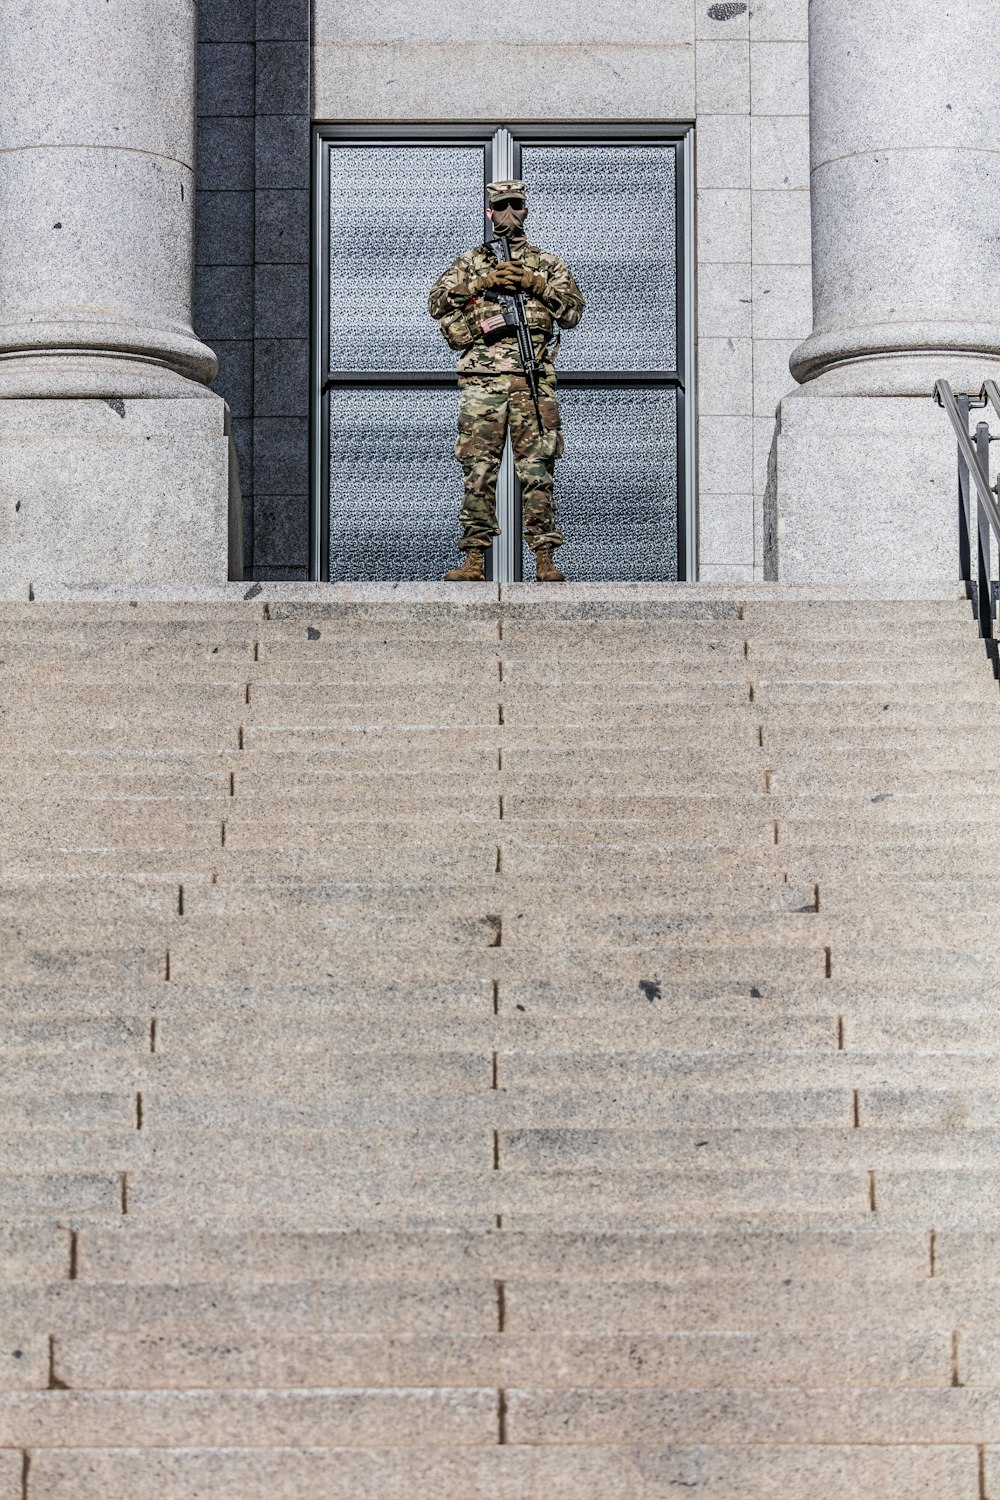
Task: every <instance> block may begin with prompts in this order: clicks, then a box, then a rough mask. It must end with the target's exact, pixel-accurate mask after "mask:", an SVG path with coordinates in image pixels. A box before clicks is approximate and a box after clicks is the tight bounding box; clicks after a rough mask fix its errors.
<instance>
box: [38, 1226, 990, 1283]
mask: <svg viewBox="0 0 1000 1500" xmlns="http://www.w3.org/2000/svg"><path fill="white" fill-rule="evenodd" d="M39 1233H41V1231H39ZM45 1233H46V1234H49V1233H50V1231H45ZM62 1238H63V1240H64V1241H65V1240H66V1239H67V1238H68V1237H67V1236H65V1235H63V1236H62ZM76 1256H77V1260H76V1269H77V1277H78V1279H79V1281H80V1282H86V1283H89V1282H106V1281H111V1282H147V1283H148V1282H154V1281H168V1280H177V1279H180V1278H182V1279H184V1280H185V1281H188V1282H200V1281H220V1282H221V1281H224V1280H225V1281H229V1282H230V1283H232V1282H233V1281H234V1280H238V1281H243V1280H248V1281H251V1282H278V1283H280V1282H286V1281H303V1282H305V1281H324V1282H326V1281H330V1282H337V1281H345V1282H351V1283H357V1284H359V1285H361V1284H381V1283H383V1282H390V1283H391V1282H397V1281H401V1282H414V1283H415V1282H420V1281H423V1282H426V1283H431V1284H432V1283H434V1282H443V1283H446V1284H455V1283H457V1282H459V1281H461V1280H462V1279H463V1278H464V1279H465V1280H469V1279H473V1280H474V1279H476V1278H478V1277H482V1278H485V1279H486V1281H487V1282H494V1283H495V1282H496V1281H497V1280H499V1281H505V1280H507V1279H509V1278H511V1277H518V1278H521V1279H527V1280H531V1279H536V1280H542V1281H551V1280H558V1279H560V1278H563V1277H565V1278H569V1279H571V1280H573V1281H579V1280H588V1279H589V1280H596V1281H599V1282H603V1281H604V1280H605V1279H606V1278H608V1277H609V1276H611V1277H621V1278H624V1279H625V1280H639V1279H642V1278H644V1277H646V1278H650V1279H652V1280H661V1281H670V1282H678V1281H685V1280H688V1281H689V1280H691V1279H694V1280H699V1279H704V1276H705V1268H706V1266H711V1267H712V1270H713V1274H714V1275H715V1276H716V1277H719V1278H725V1277H735V1278H743V1279H744V1280H750V1281H752V1280H753V1278H758V1277H771V1278H774V1279H780V1278H782V1277H787V1276H805V1277H807V1278H808V1277H811V1278H813V1279H816V1278H818V1277H821V1276H829V1277H834V1278H837V1279H842V1278H843V1277H844V1276H845V1275H848V1274H850V1275H859V1276H861V1277H862V1278H868V1279H879V1278H888V1279H890V1280H895V1279H903V1280H909V1281H913V1282H917V1281H919V1280H920V1278H922V1277H927V1276H928V1275H929V1273H930V1270H931V1254H930V1235H929V1233H928V1232H926V1231H924V1232H919V1231H915V1230H907V1231H903V1230H889V1229H878V1230H876V1229H873V1228H870V1227H869V1228H867V1229H863V1230H856V1231H842V1232H839V1233H837V1232H831V1231H828V1230H802V1229H799V1230H796V1229H791V1228H787V1227H786V1228H777V1227H772V1228H770V1229H763V1230H756V1231H751V1230H749V1229H745V1228H743V1227H741V1226H738V1225H737V1226H735V1227H734V1226H729V1225H721V1226H719V1225H717V1226H715V1227H713V1228H711V1229H702V1230H677V1229H661V1230H647V1231H638V1230H627V1229H626V1230H620V1231H612V1232H598V1231H596V1230H589V1231H588V1230H581V1231H578V1232H568V1231H565V1230H563V1231H559V1230H556V1231H553V1232H549V1233H544V1234H533V1233H530V1232H518V1231H514V1230H498V1229H487V1230H483V1231H481V1232H478V1233H459V1232H447V1233H442V1234H433V1233H426V1232H424V1233H410V1234H406V1233H400V1232H395V1233H394V1232H392V1231H382V1232H378V1231H374V1230H369V1231H364V1230H361V1231H350V1232H341V1233H329V1232H328V1233H306V1232H304V1231H302V1230H298V1231H292V1232H288V1233H281V1232H280V1231H276V1230H268V1229H263V1230H247V1231H238V1232H232V1233H224V1232H222V1231H219V1230H211V1229H190V1230H187V1229H185V1228H184V1227H183V1226H182V1227H178V1228H176V1229H174V1230H169V1229H152V1230H151V1229H146V1228H143V1227H142V1226H141V1225H137V1224H136V1223H135V1222H134V1221H133V1220H130V1219H129V1218H128V1217H124V1218H123V1219H122V1220H121V1221H120V1223H119V1224H117V1225H115V1226H114V1227H113V1228H103V1227H99V1226H97V1225H91V1224H87V1225H85V1226H84V1227H83V1228H82V1229H81V1230H80V1232H79V1234H78V1236H77V1246H76ZM935 1265H936V1267H937V1269H938V1270H939V1272H940V1273H941V1274H942V1275H951V1274H953V1271H954V1272H957V1273H958V1274H960V1275H963V1276H967V1277H971V1278H972V1279H973V1280H979V1281H989V1280H991V1279H993V1278H995V1277H998V1276H1000V1253H998V1237H997V1236H990V1235H988V1234H983V1233H979V1232H972V1233H966V1234H952V1233H945V1232H943V1233H942V1234H940V1235H938V1236H937V1237H936V1239H935ZM950 1268H953V1269H950ZM10 1279H14V1280H18V1279H27V1278H20V1277H14V1278H10ZM35 1279H40V1280H44V1279H45V1278H44V1276H40V1277H37V1278H35Z"/></svg>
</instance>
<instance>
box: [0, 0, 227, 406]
mask: <svg viewBox="0 0 1000 1500" xmlns="http://www.w3.org/2000/svg"><path fill="white" fill-rule="evenodd" d="M195 17H196V6H195V0H3V4H2V5H0V76H2V78H3V84H2V86H0V396H6V397H17V396H27V397H37V396H83V395H103V396H108V395H113V396H119V397H124V396H155V395H183V394H187V395H197V394H198V385H197V384H192V382H195V383H203V382H205V381H207V380H210V379H211V378H212V376H213V375H214V374H215V371H216V368H217V362H216V359H215V356H214V354H213V353H212V351H211V350H210V349H208V348H207V347H206V346H205V345H204V344H203V343H201V342H200V340H198V339H197V338H196V337H195V335H194V332H193V331H192V327H191V291H192V259H193V257H192V250H193V215H194V132H195Z"/></svg>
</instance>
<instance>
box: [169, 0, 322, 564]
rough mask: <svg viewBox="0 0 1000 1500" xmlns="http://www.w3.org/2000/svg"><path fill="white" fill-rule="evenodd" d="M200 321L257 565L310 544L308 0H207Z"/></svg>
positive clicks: (202, 57) (202, 51)
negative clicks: (223, 404) (224, 409)
mask: <svg viewBox="0 0 1000 1500" xmlns="http://www.w3.org/2000/svg"><path fill="white" fill-rule="evenodd" d="M198 35H199V46H198V167H197V182H198V193H197V218H196V256H195V260H196V265H195V328H196V329H197V330H198V332H199V333H200V335H201V337H202V338H204V339H205V340H206V342H208V343H209V344H211V346H212V348H213V349H214V350H215V351H216V353H217V354H218V356H219V367H220V368H219V375H218V378H217V380H216V381H215V383H214V389H216V390H217V391H219V392H220V393H221V394H222V395H223V396H225V398H226V400H227V401H228V402H229V406H230V409H231V410H232V413H233V418H234V424H233V425H234V431H235V436H236V444H237V450H238V452H239V458H240V480H241V485H242V489H243V496H244V512H245V525H244V567H245V569H246V571H247V574H248V576H253V577H257V578H267V579H282V578H304V577H305V576H306V567H307V562H308V542H309V520H308V503H309V386H308V381H309V61H310V54H309V0H256V3H255V0H199V5H198Z"/></svg>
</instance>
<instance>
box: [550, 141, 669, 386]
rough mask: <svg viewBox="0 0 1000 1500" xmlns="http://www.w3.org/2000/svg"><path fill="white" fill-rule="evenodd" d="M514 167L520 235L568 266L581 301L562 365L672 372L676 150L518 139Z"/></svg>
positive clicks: (561, 357) (566, 367)
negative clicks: (522, 217) (523, 207)
mask: <svg viewBox="0 0 1000 1500" xmlns="http://www.w3.org/2000/svg"><path fill="white" fill-rule="evenodd" d="M521 170H522V175H523V176H524V179H525V181H526V183H527V189H528V202H529V205H530V209H529V216H528V223H527V232H528V237H529V238H530V240H531V241H532V243H533V244H536V245H541V246H542V247H543V248H544V249H546V250H551V251H552V252H553V254H555V255H558V256H559V257H560V258H561V259H562V260H565V261H566V262H567V264H568V265H569V267H570V269H571V270H572V271H573V274H574V275H575V276H576V278H577V280H578V281H579V283H580V287H581V290H582V291H583V294H584V296H585V297H586V299H587V311H586V312H585V314H584V317H583V322H582V323H581V324H580V326H579V328H577V329H574V330H572V332H569V333H565V334H564V335H563V343H562V349H561V351H560V354H559V366H560V368H562V369H564V370H609V371H614V370H642V371H645V370H674V369H676V368H677V224H676V171H677V158H676V153H675V150H674V148H673V147H672V146H627V145H621V146H617V145H609V146H574V145H565V146H528V145H525V146H523V147H522V149H521Z"/></svg>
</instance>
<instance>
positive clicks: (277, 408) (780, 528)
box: [0, 0, 1000, 597]
mask: <svg viewBox="0 0 1000 1500" xmlns="http://www.w3.org/2000/svg"><path fill="white" fill-rule="evenodd" d="M915 11H919V22H920V24H915V22H916V16H915ZM925 11H926V15H925V14H924V12H925ZM871 12H872V8H871V7H870V6H867V5H865V4H863V3H862V0H812V3H811V4H810V3H807V0H749V3H743V0H724V3H711V0H666V3H659V0H658V3H655V4H654V3H651V0H623V3H622V4H619V5H616V6H614V7H599V6H591V5H589V4H586V3H583V0H573V3H572V4H564V3H557V0H542V3H535V4H532V5H527V4H524V5H517V6H515V7H514V8H510V7H508V8H505V9H502V10H496V11H493V12H489V11H487V12H484V11H483V10H482V8H481V7H473V6H472V5H469V4H465V3H462V4H458V5H452V6H450V7H447V8H446V9H442V8H441V7H440V6H433V5H431V4H430V3H429V0H416V3H408V4H406V5H403V4H395V3H392V4H385V5H380V6H377V7H362V6H345V5H344V4H342V3H341V0H313V3H312V5H311V6H310V4H309V3H308V0H281V3H278V0H256V3H255V0H200V3H199V4H198V5H197V6H196V5H195V4H194V3H193V0H109V3H108V4H106V5H105V6H103V7H101V8H100V10H99V11H96V10H94V11H92V10H91V9H90V8H86V7H79V6H77V5H75V4H74V3H73V0H55V3H49V4H46V5H42V4H41V0H18V3H16V4H13V5H11V6H9V7H7V8H6V9H5V12H4V16H3V18H2V20H0V43H2V49H3V56H4V62H5V64H6V76H8V78H10V79H12V80H13V82H12V86H11V87H10V88H9V89H7V90H6V91H5V96H4V99H3V101H2V102H0V146H2V147H3V150H2V151H0V203H2V205H3V209H4V217H3V223H4V229H3V233H2V239H3V244H2V246H0V398H2V402H0V453H2V454H3V457H4V463H3V469H2V475H0V497H2V501H3V522H2V525H3V528H4V536H3V537H2V538H0V540H2V541H3V553H4V558H5V560H4V562H3V563H2V566H0V582H2V587H3V590H4V592H5V593H7V594H9V595H12V596H14V597H22V596H23V594H24V592H25V590H26V589H27V588H30V587H31V585H32V580H33V579H39V578H43V577H45V578H55V579H59V580H62V581H66V582H76V583H98V584H100V583H102V582H105V581H108V582H110V581H134V582H141V581H143V580H149V581H155V580H166V579H178V580H186V581H188V582H195V583H198V582H221V581H222V580H223V579H224V578H225V577H226V576H227V574H228V575H229V576H232V577H235V576H238V575H239V574H240V573H241V572H242V573H243V575H244V576H246V577H254V578H260V579H263V580H266V579H305V578H308V577H315V578H325V577H329V578H333V579H338V578H345V579H348V578H363V577H376V578H396V577H398V578H400V579H405V578H423V577H432V576H437V570H438V568H439V565H440V564H442V563H443V562H444V560H445V559H444V558H442V557H441V555H440V554H441V552H442V550H446V543H447V539H448V534H449V532H448V528H449V527H453V524H454V523H453V520H452V519H451V518H452V515H453V511H454V509H456V508H457V503H458V498H459V494H460V476H459V471H458V468H457V465H455V464H454V460H453V457H452V455H451V443H452V441H453V438H452V436H451V428H452V421H453V390H452V389H451V386H452V382H453V372H452V370H451V367H450V356H449V352H448V351H447V350H446V349H445V348H444V345H443V344H442V343H441V342H440V339H439V338H437V335H436V332H435V330H434V327H433V325H432V324H430V322H429V320H428V319H427V318H426V313H425V309H424V305H423V297H424V296H425V295H426V286H425V284H424V283H425V282H427V280H428V278H429V276H430V275H431V272H432V270H436V269H439V268H440V267H441V266H442V265H443V264H445V263H446V262H447V259H449V258H450V256H451V254H453V253H455V252H456V251H457V250H459V249H462V248H465V247H466V243H473V242H475V241H476V240H478V239H480V238H482V237H483V234H484V232H485V225H484V223H483V219H482V201H481V197H482V195H481V192H480V187H481V183H482V181H483V180H485V178H484V174H488V173H490V172H493V173H499V171H500V168H501V167H503V169H504V171H505V172H508V173H509V172H511V171H513V170H515V169H517V170H519V171H523V172H524V175H525V176H526V178H527V180H528V189H529V196H530V197H531V201H532V212H533V213H534V219H532V220H529V226H528V228H529V237H530V235H531V233H532V232H533V231H536V232H537V234H538V237H539V239H540V240H542V239H543V238H544V240H545V242H546V245H547V248H551V249H553V250H555V251H556V252H557V253H563V254H566V256H567V258H569V259H573V258H574V257H575V259H576V261H577V264H578V265H579V266H580V267H581V277H582V281H583V283H584V291H585V292H587V293H588V295H589V296H590V309H589V314H588V318H589V321H588V319H585V320H584V324H583V325H581V330H580V334H579V337H578V338H577V339H574V336H573V335H569V336H568V337H567V338H566V340H565V341H564V346H563V348H562V350H561V352H560V366H561V368H562V370H563V372H564V392H565V404H566V426H567V438H568V452H567V458H566V459H565V460H563V463H562V466H561V467H560V470H559V471H558V474H557V483H558V484H559V485H560V487H561V488H560V494H561V496H562V499H563V501H564V504H565V507H566V511H565V513H566V514H567V516H568V518H569V524H568V529H569V532H570V545H569V546H568V548H567V551H566V554H565V556H566V562H567V564H568V571H569V572H570V574H571V576H577V577H585V578H628V577H634V578H664V579H669V578H672V577H677V578H687V579H691V578H695V577H697V578H700V579H702V580H705V581H714V582H727V581H733V582H738V581H743V580H749V579H764V578H768V577H771V578H784V579H789V580H799V581H818V580H822V579H863V578H873V577H876V576H877V577H882V578H885V577H886V576H890V575H893V572H894V570H895V572H896V573H897V574H898V575H899V576H900V577H903V576H908V577H912V576H919V577H927V578H933V577H942V578H944V577H949V578H950V577H953V576H954V565H953V558H952V555H951V554H952V551H953V531H954V497H953V494H952V490H953V487H954V485H953V467H954V463H953V454H952V447H951V441H950V438H949V435H948V433H947V431H946V428H945V425H944V424H943V422H942V420H941V417H940V414H939V413H936V412H935V410H934V408H933V406H932V404H931V400H930V394H931V391H932V389H933V384H934V381H935V379H936V378H938V377H941V376H943V377H949V378H951V379H952V381H953V382H954V383H955V384H956V386H957V387H958V388H959V389H964V390H969V391H972V390H978V389H979V387H980V385H981V384H982V380H983V379H984V378H985V377H986V376H988V375H993V374H995V373H996V363H997V350H998V349H1000V315H998V314H997V313H996V312H995V311H994V303H995V301H996V298H997V295H998V294H997V292H996V290H995V289H996V286H997V284H998V280H997V276H996V274H995V273H996V271H997V270H998V269H1000V267H998V264H997V262H998V260H1000V251H998V249H997V242H996V240H995V236H994V234H993V231H992V224H991V214H990V210H989V204H990V201H991V195H992V193H993V189H994V186H995V183H994V180H993V179H994V174H995V171H996V168H995V165H994V164H995V162H996V161H997V160H998V157H997V154H996V146H995V143H994V142H993V141H992V135H993V134H995V133H996V132H997V131H1000V126H998V125H997V124H996V111H995V110H992V109H989V110H981V109H980V108H979V107H978V105H976V104H975V103H974V100H975V99H976V98H977V97H978V98H982V99H989V98H992V96H993V94H994V93H995V91H996V83H995V80H996V78H997V76H998V72H997V68H996V66H995V64H996V62H997V61H998V60H1000V59H998V57H997V53H998V52H1000V42H998V36H997V29H996V28H993V29H992V30H991V28H990V27H989V25H988V24H984V22H983V20H982V18H981V14H980V12H979V10H978V9H977V8H976V7H975V6H973V5H972V3H971V0H958V3H956V4H952V5H950V6H949V7H947V14H945V13H944V12H943V11H941V10H939V9H934V8H931V7H925V6H923V5H920V6H918V7H914V6H912V5H911V6H907V7H902V6H898V7H890V8H889V13H886V12H885V11H884V10H883V11H880V12H879V13H878V15H877V16H876V15H873V14H872V13H871ZM970 74H971V75H972V76H970ZM810 137H811V158H810ZM814 255H815V263H814V261H813V257H814ZM435 257H436V259H435ZM588 282H589V285H588ZM373 309H374V311H373ZM436 338H437V342H436V343H435V342H434V340H435V339H436ZM504 486H506V489H505V494H504V495H503V496H501V499H502V500H504V501H505V504H506V505H507V508H508V510H509V512H510V516H511V518H512V524H511V528H510V529H511V531H512V532H513V531H514V526H513V517H514V515H515V511H516V493H515V488H514V484H513V479H512V478H506V477H504V476H502V481H501V487H502V488H503V487H504ZM901 510H902V511H903V513H904V514H905V516H906V517H908V521H907V524H906V526H905V527H904V528H903V529H905V530H906V532H907V533H908V540H907V542H906V544H905V545H904V546H903V547H902V548H900V547H899V546H898V545H897V543H896V541H895V537H896V535H897V533H898V532H899V530H900V512H901ZM574 526H575V529H576V536H577V547H578V550H577V557H576V564H577V566H576V570H575V573H574V558H573V553H572V534H573V529H574ZM493 563H494V576H495V577H501V578H502V577H517V576H519V572H520V568H521V558H520V549H519V548H516V547H515V546H514V545H513V543H512V544H511V545H509V546H508V547H507V549H506V552H501V549H496V553H495V556H494V559H493Z"/></svg>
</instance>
